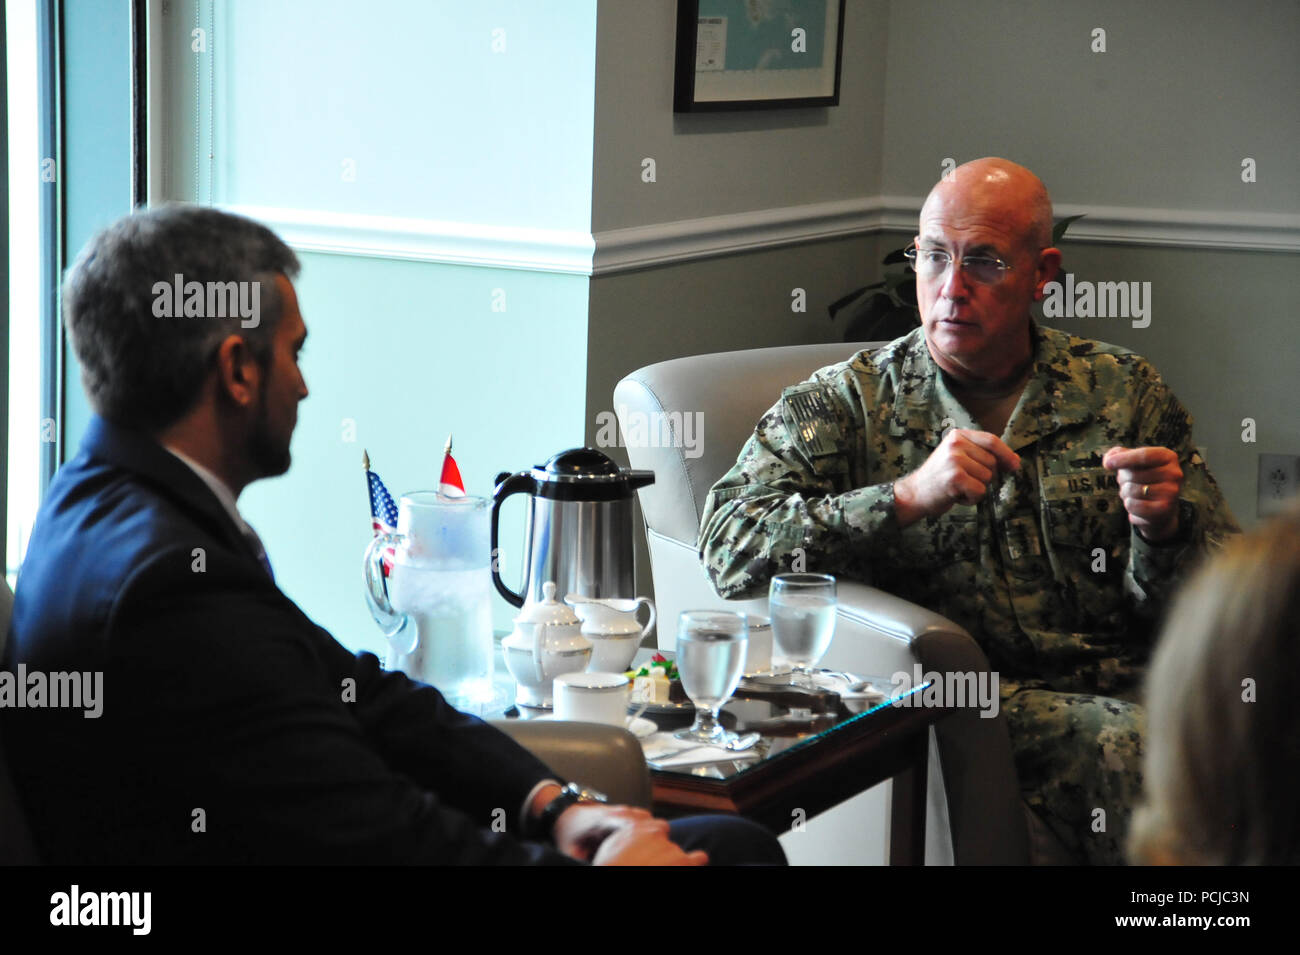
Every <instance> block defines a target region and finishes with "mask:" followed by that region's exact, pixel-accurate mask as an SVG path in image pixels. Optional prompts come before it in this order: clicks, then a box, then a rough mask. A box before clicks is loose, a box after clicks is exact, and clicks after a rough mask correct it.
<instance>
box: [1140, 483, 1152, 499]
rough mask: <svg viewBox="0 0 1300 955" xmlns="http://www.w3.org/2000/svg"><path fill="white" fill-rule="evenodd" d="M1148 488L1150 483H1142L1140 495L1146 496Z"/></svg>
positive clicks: (1149, 488)
mask: <svg viewBox="0 0 1300 955" xmlns="http://www.w3.org/2000/svg"><path fill="white" fill-rule="evenodd" d="M1150 490H1151V485H1150V484H1143V485H1142V496H1143V497H1146V496H1147V495H1148V493H1149V492H1150Z"/></svg>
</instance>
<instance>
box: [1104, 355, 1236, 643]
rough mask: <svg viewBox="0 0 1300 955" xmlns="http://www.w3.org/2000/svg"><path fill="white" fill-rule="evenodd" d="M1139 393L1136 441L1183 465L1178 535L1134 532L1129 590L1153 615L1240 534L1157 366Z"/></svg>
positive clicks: (1126, 582)
mask: <svg viewBox="0 0 1300 955" xmlns="http://www.w3.org/2000/svg"><path fill="white" fill-rule="evenodd" d="M1145 371H1146V375H1145V381H1144V386H1143V390H1142V393H1141V394H1140V395H1139V398H1138V416H1137V423H1138V434H1137V437H1136V441H1137V446H1143V447H1162V448H1169V449H1170V450H1172V451H1173V452H1174V453H1176V454H1177V455H1178V464H1179V466H1180V467H1181V468H1182V469H1183V489H1182V492H1181V494H1180V495H1179V517H1178V534H1177V536H1176V537H1175V538H1174V539H1173V540H1171V541H1167V542H1164V543H1160V544H1152V543H1148V542H1147V540H1146V539H1145V538H1143V537H1142V535H1141V534H1139V533H1138V531H1137V529H1136V528H1134V529H1133V530H1132V531H1131V532H1130V533H1131V546H1130V548H1129V565H1128V569H1127V572H1126V573H1125V577H1124V585H1125V590H1126V591H1127V592H1128V593H1129V595H1130V596H1131V597H1132V598H1133V599H1134V601H1135V603H1136V606H1137V608H1138V609H1139V610H1140V611H1141V612H1142V613H1143V614H1144V615H1145V616H1151V617H1154V616H1156V615H1158V614H1159V613H1160V612H1161V611H1162V610H1163V609H1164V607H1165V606H1166V605H1167V603H1168V601H1169V598H1170V597H1171V595H1172V594H1173V592H1174V591H1175V590H1176V589H1177V587H1178V585H1179V584H1180V583H1181V582H1182V581H1183V579H1184V578H1186V576H1187V575H1188V573H1189V571H1190V570H1191V569H1192V567H1193V566H1194V565H1195V564H1196V562H1197V561H1198V560H1199V559H1200V557H1201V556H1202V555H1203V554H1205V553H1206V552H1207V551H1212V550H1217V549H1218V548H1220V547H1222V546H1223V544H1224V542H1225V541H1226V540H1227V538H1229V537H1230V536H1232V535H1233V534H1239V533H1241V528H1240V527H1238V526H1237V522H1236V520H1235V519H1234V518H1233V516H1232V512H1231V511H1230V510H1229V509H1228V502H1227V501H1226V500H1224V497H1223V492H1221V491H1220V490H1219V485H1218V484H1217V483H1215V480H1214V477H1213V476H1212V475H1211V474H1210V471H1209V468H1208V467H1206V464H1205V459H1204V458H1203V457H1202V456H1201V453H1200V451H1198V450H1197V448H1196V446H1195V445H1194V444H1192V418H1191V415H1190V414H1188V412H1187V409H1186V408H1184V407H1183V405H1182V403H1181V402H1180V401H1179V400H1178V399H1177V398H1176V397H1175V396H1174V394H1173V392H1172V391H1170V390H1169V388H1168V386H1167V385H1165V383H1164V382H1163V381H1162V380H1161V379H1160V376H1159V375H1158V374H1156V372H1155V370H1154V369H1151V368H1150V366H1147V368H1146V369H1145Z"/></svg>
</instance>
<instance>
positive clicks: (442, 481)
mask: <svg viewBox="0 0 1300 955" xmlns="http://www.w3.org/2000/svg"><path fill="white" fill-rule="evenodd" d="M438 493H439V494H441V495H442V496H443V497H464V496H465V482H464V481H463V480H461V476H460V468H458V467H456V459H455V458H453V457H452V456H451V435H447V446H446V447H444V448H443V449H442V476H441V477H439V478H438Z"/></svg>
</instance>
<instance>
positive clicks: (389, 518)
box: [366, 457, 397, 577]
mask: <svg viewBox="0 0 1300 955" xmlns="http://www.w3.org/2000/svg"><path fill="white" fill-rule="evenodd" d="M366 465H367V466H366V483H367V485H369V488H370V526H371V527H372V528H373V529H374V532H375V536H376V537H378V536H379V535H380V534H395V533H397V506H396V505H395V504H393V495H391V494H389V493H388V488H386V487H384V482H383V481H381V480H379V475H378V474H376V473H375V472H374V471H372V470H370V467H369V458H368V457H367V459H366ZM393 556H394V555H393V548H391V547H389V548H387V549H386V550H385V551H384V576H385V577H387V576H388V574H389V573H390V572H391V571H392V569H393Z"/></svg>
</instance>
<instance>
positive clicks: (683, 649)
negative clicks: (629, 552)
mask: <svg viewBox="0 0 1300 955" xmlns="http://www.w3.org/2000/svg"><path fill="white" fill-rule="evenodd" d="M748 646H749V628H748V625H747V623H746V620H745V615H744V614H740V613H731V612H729V611H725V610H687V611H685V612H684V613H683V614H682V615H681V617H680V618H678V622H677V672H678V673H680V674H681V677H682V689H683V690H685V691H686V695H687V696H689V697H690V698H691V702H692V703H694V704H695V722H694V723H692V724H691V728H690V729H685V730H680V731H678V732H676V733H674V734H673V736H674V737H676V738H677V739H686V740H693V741H694V742H697V743H714V744H720V745H725V744H726V743H728V742H731V741H732V740H734V739H735V738H736V734H735V733H728V732H727V731H726V730H724V729H723V728H722V726H721V725H720V724H719V723H718V710H720V709H722V704H723V703H725V702H727V700H729V699H731V694H732V693H734V692H736V684H738V683H739V682H740V673H741V671H742V670H743V669H744V668H745V650H746V648H747V647H748Z"/></svg>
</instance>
